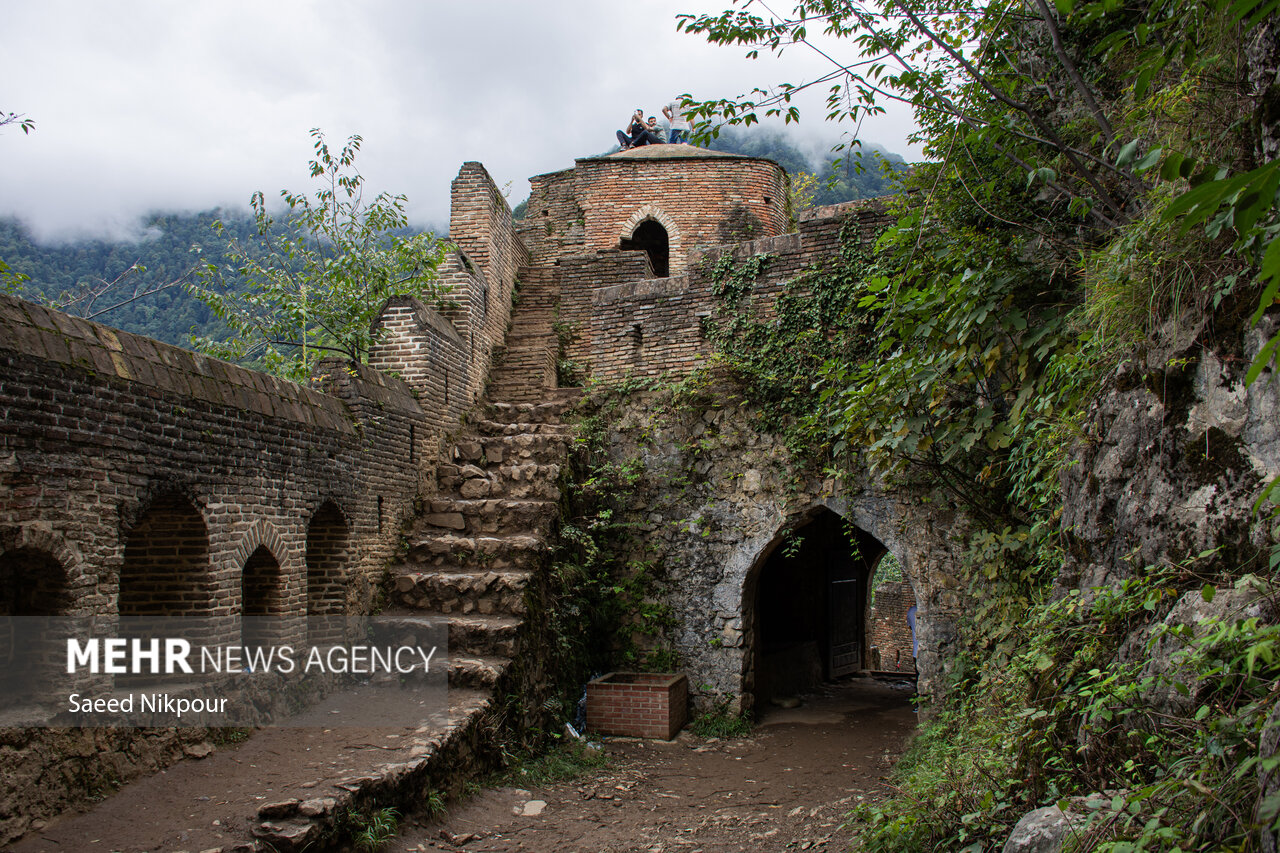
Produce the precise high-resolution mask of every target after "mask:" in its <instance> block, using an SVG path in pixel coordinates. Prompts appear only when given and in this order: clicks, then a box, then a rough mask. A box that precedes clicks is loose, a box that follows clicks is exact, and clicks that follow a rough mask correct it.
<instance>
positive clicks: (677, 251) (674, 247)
mask: <svg viewBox="0 0 1280 853" xmlns="http://www.w3.org/2000/svg"><path fill="white" fill-rule="evenodd" d="M646 222H656V223H657V224H658V225H659V226H661V227H662V229H663V230H664V231H665V232H666V238H667V257H668V258H669V260H668V262H667V270H666V273H667V275H680V274H681V273H683V272H684V267H685V262H684V241H683V239H682V237H681V234H680V229H679V228H678V227H677V226H676V223H675V220H673V219H672V218H671V217H670V216H668V215H667V213H666V212H665V211H663V210H662V208H660V207H658V206H657V205H654V204H645V205H641V206H640V208H639V209H638V210H636V212H635V213H633V214H631V216H630V217H629V218H628V219H627V221H626V222H624V223H623V224H622V230H621V232H620V233H619V235H618V245H619V246H623V245H625V244H627V243H629V242H631V241H633V240H635V238H636V232H637V231H638V230H640V228H641V226H643V225H644V224H645V223H646ZM662 277H665V276H662Z"/></svg>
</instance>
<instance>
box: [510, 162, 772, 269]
mask: <svg viewBox="0 0 1280 853" xmlns="http://www.w3.org/2000/svg"><path fill="white" fill-rule="evenodd" d="M530 184H531V185H532V192H531V194H530V196H529V207H528V213H527V214H526V218H525V221H524V223H523V225H522V227H521V229H520V231H521V237H522V238H523V239H524V241H525V242H526V244H527V245H528V246H529V247H530V250H531V253H532V255H533V258H534V260H535V263H554V262H555V261H556V260H559V259H560V258H563V257H567V256H571V255H582V254H590V253H594V252H606V251H610V250H619V249H621V250H636V249H641V250H644V251H646V252H647V253H648V254H649V257H650V260H651V263H652V266H653V273H654V275H655V276H657V277H660V278H661V277H665V276H667V275H679V274H681V273H683V272H684V271H685V268H686V265H687V258H688V255H689V252H690V251H692V250H694V249H698V248H705V247H707V246H715V245H720V244H724V243H737V242H741V241H743V240H755V239H759V238H761V237H772V236H775V235H778V234H782V233H785V232H786V231H787V225H788V222H787V213H786V193H787V174H786V171H785V170H784V169H783V168H782V167H781V166H779V165H778V164H777V163H775V162H773V161H772V160H765V159H761V158H758V157H742V156H739V155H736V154H725V153H722V152H719V151H708V150H707V149H705V148H695V147H694V146H692V145H646V146H641V147H639V148H632V149H631V150H629V151H619V152H617V153H616V154H611V155H608V156H606V157H588V158H583V159H580V160H577V161H575V162H574V166H573V168H572V169H565V170H563V171H560V172H551V173H549V174H546V175H538V176H536V177H533V178H530Z"/></svg>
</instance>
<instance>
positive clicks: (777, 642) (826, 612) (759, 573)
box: [744, 508, 885, 709]
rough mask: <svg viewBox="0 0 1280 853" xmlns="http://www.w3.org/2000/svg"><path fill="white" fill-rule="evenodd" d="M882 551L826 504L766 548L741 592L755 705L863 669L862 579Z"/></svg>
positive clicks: (865, 588)
mask: <svg viewBox="0 0 1280 853" xmlns="http://www.w3.org/2000/svg"><path fill="white" fill-rule="evenodd" d="M884 552H885V547H884V545H883V544H881V543H880V541H879V540H877V539H876V538H875V537H874V536H872V535H870V534H869V533H866V532H865V531H862V530H858V529H856V528H853V527H851V526H850V525H849V524H848V523H847V522H846V521H845V520H844V519H843V518H841V517H840V516H839V515H837V514H835V513H834V512H831V511H830V510H828V509H825V508H822V509H819V510H818V511H817V512H816V513H815V514H814V515H812V516H811V517H810V518H809V519H808V521H806V522H805V523H804V524H802V525H800V526H799V527H796V528H793V529H791V530H789V531H788V532H786V533H784V534H783V535H781V536H779V537H778V538H777V539H775V540H774V542H773V543H772V544H771V546H770V548H768V549H766V551H765V553H764V555H763V556H762V557H761V559H760V560H759V561H758V563H757V565H756V566H755V567H754V568H753V570H752V572H751V573H750V574H749V575H748V580H747V586H746V589H745V593H746V595H745V597H744V604H745V606H746V608H747V612H746V613H745V614H744V615H745V617H746V618H745V620H744V621H745V622H746V623H747V624H748V625H749V626H750V630H751V642H750V645H749V649H750V651H749V654H748V662H747V669H748V672H747V676H748V677H747V679H746V683H747V686H748V689H749V690H750V692H751V693H752V694H753V700H754V704H755V706H756V708H757V709H761V708H763V706H764V705H766V704H768V703H769V702H770V701H771V700H775V699H778V698H780V697H786V696H794V695H795V694H797V693H800V692H803V691H805V690H808V689H810V688H813V687H816V686H817V685H818V684H820V683H822V682H823V681H825V680H828V679H832V678H839V677H840V676H844V675H850V674H852V673H854V672H857V671H858V670H860V669H863V667H864V663H863V657H864V653H865V650H866V603H867V593H868V581H869V578H870V576H871V574H872V572H873V569H874V567H875V565H876V563H877V561H879V559H880V557H881V555H883V554H884Z"/></svg>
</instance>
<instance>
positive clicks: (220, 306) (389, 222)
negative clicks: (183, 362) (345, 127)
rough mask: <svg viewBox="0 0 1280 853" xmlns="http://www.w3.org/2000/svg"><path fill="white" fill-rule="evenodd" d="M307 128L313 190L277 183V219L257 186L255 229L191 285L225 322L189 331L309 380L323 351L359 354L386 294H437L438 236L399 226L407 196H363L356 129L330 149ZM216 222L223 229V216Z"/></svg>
mask: <svg viewBox="0 0 1280 853" xmlns="http://www.w3.org/2000/svg"><path fill="white" fill-rule="evenodd" d="M311 137H312V140H313V148H314V150H315V157H314V159H313V160H311V161H310V173H311V177H312V178H313V179H315V180H316V181H317V183H318V184H319V189H317V190H316V191H315V195H314V197H308V196H307V195H304V194H302V193H295V192H290V191H288V190H282V191H281V193H280V195H281V198H283V199H284V202H285V205H286V206H287V212H286V213H285V215H284V218H283V221H282V222H277V221H276V220H275V219H274V218H273V217H272V216H271V214H270V213H269V212H268V210H267V204H266V200H265V198H264V196H263V194H262V193H261V192H258V193H255V194H254V195H253V197H252V199H251V201H250V204H251V206H252V208H253V217H254V221H255V223H256V226H257V233H256V235H255V236H254V237H253V238H252V239H250V240H247V241H241V240H239V239H236V238H234V237H232V238H231V239H230V240H229V241H228V244H227V250H226V253H225V255H224V257H225V259H226V264H225V265H224V266H218V265H213V264H210V265H209V266H207V267H205V269H204V270H203V271H202V273H201V278H200V283H199V284H197V285H195V286H193V288H192V292H193V293H194V294H195V296H196V297H197V298H198V299H200V301H202V302H204V303H205V304H206V305H208V306H209V308H210V309H211V310H212V311H213V312H214V313H215V314H216V315H217V316H218V317H219V318H220V319H222V321H223V322H224V323H226V324H227V326H228V327H229V328H230V329H231V334H230V335H229V336H228V337H227V338H225V339H222V340H217V339H212V338H208V337H202V338H196V339H194V340H193V343H194V344H195V345H196V347H197V348H198V349H200V350H201V351H203V352H207V353H209V354H211V355H215V356H218V357H219V358H225V359H229V360H233V361H241V362H251V363H254V364H256V365H257V366H259V367H261V368H263V369H265V370H268V371H270V372H273V373H276V374H278V375H280V376H284V377H286V378H289V379H293V380H295V381H304V380H306V378H307V377H308V376H310V374H311V369H312V368H313V367H314V365H315V363H316V362H317V361H318V360H319V359H321V358H323V357H325V356H328V355H340V356H343V357H345V358H347V359H349V360H350V361H353V362H359V361H363V360H365V359H366V358H367V357H368V353H369V348H370V346H371V344H372V343H373V341H374V333H373V331H372V326H373V322H374V320H375V319H376V318H377V315H378V312H379V311H380V310H381V308H382V306H383V304H385V302H386V300H387V298H388V297H390V296H393V295H396V294H412V295H415V296H419V297H424V298H427V299H437V298H439V297H440V296H442V294H443V288H442V287H441V285H440V283H439V282H438V280H437V278H436V268H437V267H438V265H439V263H440V260H441V258H442V257H443V246H442V245H441V244H440V243H439V242H438V241H437V240H436V239H435V236H434V235H432V234H430V233H419V234H407V233H406V231H407V227H408V219H407V217H406V215H405V205H406V198H405V197H404V196H403V195H388V194H387V193H379V194H378V195H377V196H376V197H375V198H374V199H373V200H372V201H370V202H366V201H365V199H364V184H365V179H364V176H363V175H361V174H360V172H359V170H357V169H356V167H355V158H356V154H357V153H358V152H359V151H360V145H361V142H362V140H361V137H359V136H352V137H350V138H349V139H348V140H347V142H346V144H345V145H344V146H343V147H342V149H341V150H340V151H339V152H337V153H336V154H335V153H334V152H333V151H331V150H330V148H329V145H328V143H327V142H326V141H325V137H324V134H323V133H322V132H321V131H320V130H319V129H313V130H312V131H311ZM214 228H215V229H216V230H217V231H218V233H219V234H226V233H227V231H226V229H225V227H224V226H223V224H222V223H221V222H216V223H215V224H214Z"/></svg>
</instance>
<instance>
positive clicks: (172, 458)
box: [0, 296, 427, 837]
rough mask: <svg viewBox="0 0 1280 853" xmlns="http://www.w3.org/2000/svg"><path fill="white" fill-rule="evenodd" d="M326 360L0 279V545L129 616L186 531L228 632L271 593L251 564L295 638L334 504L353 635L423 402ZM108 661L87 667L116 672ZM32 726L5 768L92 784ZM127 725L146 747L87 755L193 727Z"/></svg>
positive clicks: (98, 609)
mask: <svg viewBox="0 0 1280 853" xmlns="http://www.w3.org/2000/svg"><path fill="white" fill-rule="evenodd" d="M323 367H324V370H323V371H322V373H323V375H322V376H321V378H320V379H319V381H318V383H317V385H318V389H319V390H317V389H310V388H305V387H302V386H299V385H295V384H293V383H289V382H285V381H283V380H279V379H276V378H274V377H271V376H266V375H264V374H260V373H255V372H253V371H249V370H245V369H242V368H239V367H236V366H234V365H231V364H227V363H224V362H221V361H217V360H216V359H211V358H207V357H204V356H201V355H198V354H195V353H191V352H187V351H184V350H180V349H177V348H175V347H171V346H168V345H166V344H162V343H159V342H156V341H152V340H149V339H147V338H142V337H139V336H135V335H130V334H127V333H124V332H120V331H116V330H113V329H110V328H107V327H105V326H101V325H98V324H96V323H91V322H88V321H84V320H80V319H78V318H73V317H69V316H67V315H65V314H61V313H59V312H56V311H51V310H48V309H45V308H43V307H41V306H37V305H33V304H30V303H26V302H22V301H20V300H17V299H14V298H11V297H7V296H0V413H2V417H0V560H3V561H5V565H7V566H10V567H14V566H16V567H17V570H18V571H19V572H22V571H23V569H24V567H26V566H29V565H33V564H34V565H40V564H43V563H47V562H48V561H53V562H54V563H56V565H57V566H58V567H59V569H60V572H61V575H62V578H61V581H62V585H63V586H64V587H65V591H66V593H67V598H68V601H69V603H68V605H67V607H66V612H67V613H68V615H71V616H73V617H77V618H79V619H80V620H82V621H83V622H87V623H89V624H91V625H92V626H93V630H94V633H95V634H97V635H99V636H115V635H116V630H117V628H118V624H117V619H118V611H119V605H120V596H121V588H120V587H121V578H122V576H123V577H124V578H125V583H126V592H127V591H128V589H130V588H132V589H133V592H132V593H129V597H130V598H131V600H132V602H133V603H131V604H128V605H127V607H128V608H130V609H132V610H133V611H134V612H138V613H142V612H145V610H146V609H147V606H148V605H147V602H148V601H156V602H158V601H160V599H161V597H162V596H166V595H167V596H171V597H172V595H174V594H175V592H174V590H173V589H169V590H168V591H166V590H165V589H164V587H165V585H166V584H168V585H170V586H172V582H173V572H172V567H170V568H169V573H168V575H167V576H165V573H164V571H163V569H164V567H163V566H162V565H161V563H163V562H164V561H163V559H161V558H160V557H159V555H160V553H161V551H160V550H159V549H160V547H161V546H162V545H164V544H165V543H166V542H168V543H170V545H174V544H182V545H183V547H189V548H191V549H192V550H194V551H195V552H196V553H195V554H194V559H195V561H196V563H197V564H198V563H203V565H195V564H193V566H192V567H190V578H189V581H188V584H187V587H186V591H185V593H183V591H182V590H181V589H179V590H178V591H177V593H176V594H179V595H182V594H185V595H187V596H188V597H191V598H195V599H196V600H197V601H198V603H199V604H200V605H202V606H205V607H207V611H208V613H209V614H210V615H211V617H212V619H211V622H210V626H211V627H210V629H209V630H210V632H211V634H212V635H213V636H214V637H215V638H216V639H218V640H219V641H220V642H225V643H229V644H235V643H237V642H238V640H239V639H240V630H241V621H240V614H241V613H243V612H244V611H246V610H250V611H252V610H255V609H259V608H258V605H257V604H256V603H255V602H245V601H243V600H241V593H242V573H243V571H244V570H245V569H244V567H245V566H246V564H250V569H252V568H253V567H258V568H259V569H261V572H262V573H261V575H260V577H261V578H262V579H263V584H265V587H263V586H259V587H258V589H259V590H260V591H261V590H263V589H265V590H266V592H265V594H264V595H265V597H267V598H269V599H270V600H271V601H273V602H274V603H275V605H276V607H277V609H278V611H279V613H278V615H279V616H281V617H283V618H281V619H279V620H276V621H277V624H276V628H277V629H278V630H280V631H281V632H282V635H281V639H282V640H285V641H290V642H293V643H295V644H298V645H301V644H302V643H303V642H305V631H306V619H305V617H306V605H307V565H306V563H307V535H308V530H309V527H310V523H311V521H312V519H313V518H314V517H316V515H317V513H323V517H324V519H325V527H326V531H327V536H329V537H332V536H333V535H334V528H335V522H334V519H335V517H336V518H337V519H338V520H339V521H340V525H339V526H340V528H341V529H344V530H345V533H346V537H347V541H346V544H345V546H344V547H343V548H342V549H341V550H345V552H346V554H347V559H346V564H345V565H344V566H343V567H342V569H341V570H337V571H338V572H339V574H340V577H341V588H342V590H343V593H342V594H343V595H344V599H343V600H342V601H340V602H335V601H334V600H333V596H332V594H331V595H330V597H329V599H328V600H327V602H326V604H325V606H326V608H327V609H329V610H338V611H339V612H343V611H345V622H346V626H345V627H346V633H347V634H348V636H363V618H364V616H365V615H366V614H367V613H368V611H369V609H370V606H371V603H372V599H373V588H374V581H375V579H376V577H377V574H378V573H379V572H380V570H381V568H382V566H384V565H385V563H386V561H387V560H388V559H389V558H390V556H391V555H392V553H393V550H394V547H395V545H396V543H397V541H398V532H399V522H400V521H401V519H403V518H405V517H407V516H408V515H409V514H410V513H411V512H412V508H413V500H414V498H415V496H416V494H417V491H418V485H419V483H418V479H417V477H415V476H412V475H410V476H406V468H407V467H409V466H406V461H407V460H409V459H411V458H421V454H420V453H419V452H417V451H411V450H410V447H411V442H412V441H414V440H416V439H418V438H419V437H422V436H425V435H426V433H427V419H426V418H425V416H424V414H423V412H422V409H421V407H420V406H419V404H418V401H417V400H416V399H415V398H414V396H413V394H412V392H411V390H410V389H409V388H408V386H406V385H405V384H404V383H403V382H400V381H399V380H396V379H392V378H389V377H386V376H382V375H380V374H378V373H376V372H375V371H372V370H370V369H369V368H367V367H364V366H355V367H351V366H348V365H347V364H345V363H335V362H328V363H326V364H325V365H324V366H323ZM324 390H328V391H330V392H331V393H323V391H324ZM201 549H203V554H201V553H199V552H200V550H201ZM332 549H333V546H332V544H331V545H330V546H329V550H330V551H332ZM131 561H132V562H131ZM325 571H326V572H328V573H329V574H330V575H332V574H333V573H334V572H335V569H334V568H333V567H332V565H330V566H328V567H327V568H326V569H325ZM149 578H150V579H152V580H148V579H149ZM134 583H136V584H137V586H136V587H131V586H130V585H131V584H134ZM148 584H151V586H148ZM253 589H254V587H253V586H252V585H250V592H252V591H253ZM106 678H107V677H106V676H100V677H98V679H97V680H90V681H87V682H85V687H86V688H93V689H95V690H101V689H106V688H107V687H109V686H110V685H109V682H106V681H105V679H106ZM279 692H280V694H281V695H283V694H284V693H285V691H279ZM15 731H18V730H15ZM22 731H25V732H27V734H26V735H24V736H23V737H26V738H27V741H23V740H22V739H21V738H18V741H16V742H15V740H14V738H17V737H18V736H17V735H6V737H5V739H4V743H3V744H0V747H3V748H0V776H4V777H5V778H10V779H12V778H40V779H46V782H45V783H44V784H46V785H48V784H51V783H49V782H48V781H47V780H48V779H50V778H57V779H61V780H62V782H60V783H59V785H61V787H59V788H58V789H57V790H56V791H52V792H46V793H47V794H48V796H46V797H43V799H44V800H46V801H47V802H45V805H44V807H49V803H53V804H54V805H55V806H59V804H60V806H65V805H66V804H67V803H71V802H74V801H75V800H76V799H77V798H79V797H82V796H84V795H85V794H86V793H88V791H87V789H85V790H81V789H79V788H77V785H79V784H80V783H79V782H77V779H82V780H84V785H86V786H88V785H92V784H95V783H94V782H93V781H92V780H93V779H94V778H96V777H98V776H101V775H102V774H100V773H96V772H95V771H92V769H91V768H90V769H86V770H85V771H84V772H83V773H82V774H80V775H77V776H75V777H74V778H71V777H65V776H62V775H60V774H56V773H54V774H53V775H50V773H51V772H52V769H53V768H54V767H56V766H57V765H58V763H59V762H60V761H61V760H62V756H61V755H60V753H59V752H58V749H57V748H56V746H54V747H48V746H46V747H42V748H27V749H24V748H23V747H24V746H30V743H29V742H30V741H32V740H39V739H41V738H44V739H48V738H50V737H52V736H51V735H49V734H47V733H45V732H46V731H47V730H22ZM113 737H115V738H116V739H117V740H123V741H129V740H130V738H134V739H136V740H138V743H139V744H140V745H139V748H138V750H137V752H136V755H137V756H138V758H137V761H136V762H134V761H133V759H132V758H129V757H128V756H133V755H134V754H135V753H134V752H131V751H130V750H129V749H127V748H122V749H121V752H122V753H123V754H124V755H125V756H126V757H124V758H122V757H121V756H120V755H114V756H111V755H105V754H104V755H102V756H99V757H98V758H93V759H86V758H84V757H83V756H81V757H80V758H78V759H77V760H78V761H81V763H84V761H89V762H90V763H92V761H93V760H99V759H100V760H101V761H104V762H109V763H110V764H111V768H110V772H109V773H108V774H107V775H110V776H114V777H117V778H121V779H124V778H128V777H129V776H131V775H135V774H136V773H138V772H141V771H142V770H144V769H155V767H157V766H163V763H164V762H167V761H171V760H173V759H174V758H177V757H181V754H182V749H181V747H180V743H181V742H182V738H168V739H163V740H165V743H166V744H168V745H167V746H166V747H165V748H164V749H161V750H160V751H159V752H156V751H155V750H151V749H150V748H143V745H142V744H143V742H144V741H146V742H151V741H154V740H155V738H154V737H153V733H149V732H147V731H146V730H137V733H136V734H135V735H128V734H120V735H118V736H114V735H113ZM54 740H55V741H56V742H57V743H61V742H63V741H58V740H57V739H56V737H55V738H54ZM68 743H69V741H68ZM175 744H179V745H178V746H175ZM162 759H163V760H162ZM32 762H34V764H33V763H32ZM157 762H160V763H159V764H158V763H157ZM9 800H12V797H10V798H8V800H6V802H4V803H3V804H0V815H3V814H7V815H9V817H8V818H5V819H4V820H3V826H0V837H4V836H10V837H11V836H12V834H13V833H15V832H20V831H21V830H22V828H24V827H25V825H26V824H27V823H28V822H29V821H30V820H31V819H32V818H33V816H34V815H33V813H32V811H31V809H34V808H36V807H37V804H34V803H33V804H27V803H25V802H18V801H16V800H15V801H12V802H10V801H9Z"/></svg>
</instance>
